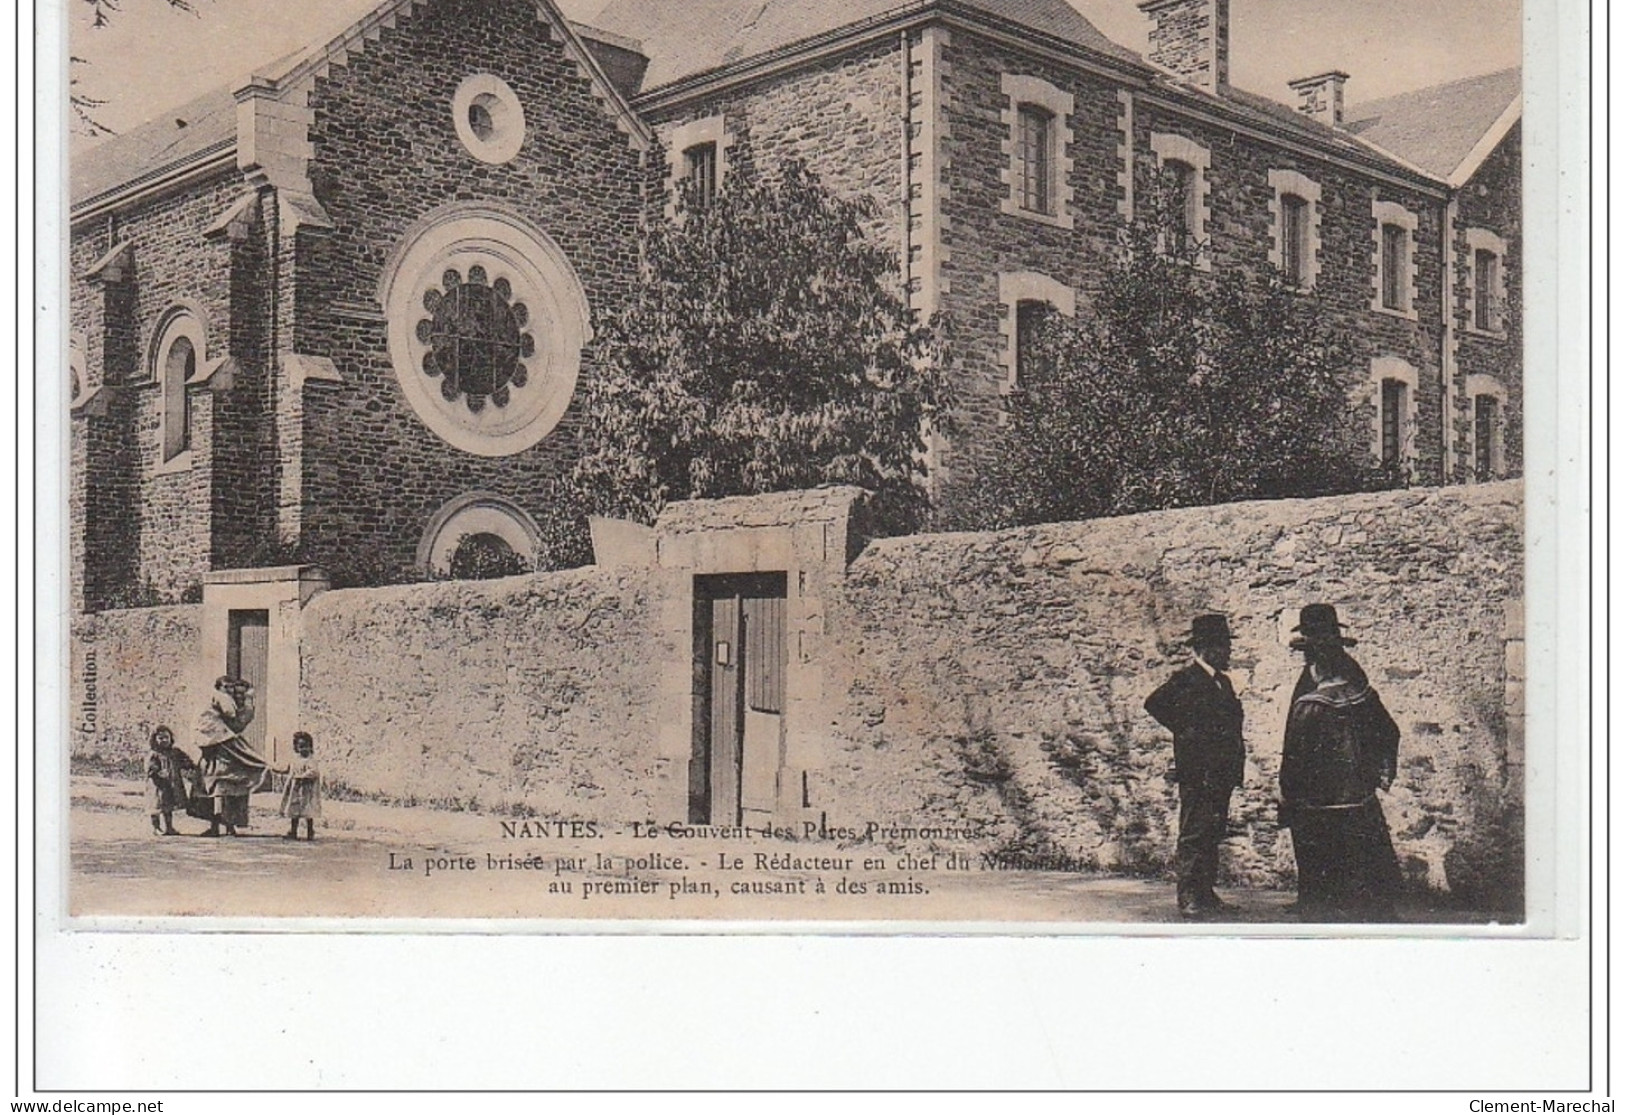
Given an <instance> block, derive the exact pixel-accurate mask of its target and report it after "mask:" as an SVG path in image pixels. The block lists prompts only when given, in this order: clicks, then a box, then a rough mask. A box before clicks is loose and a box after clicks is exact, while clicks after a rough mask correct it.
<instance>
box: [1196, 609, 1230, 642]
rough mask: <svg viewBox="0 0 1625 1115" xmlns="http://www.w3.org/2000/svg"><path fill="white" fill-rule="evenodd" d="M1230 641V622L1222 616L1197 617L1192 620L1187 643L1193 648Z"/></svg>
mask: <svg viewBox="0 0 1625 1115" xmlns="http://www.w3.org/2000/svg"><path fill="white" fill-rule="evenodd" d="M1229 640H1230V621H1229V620H1227V619H1225V617H1223V616H1221V615H1205V616H1197V617H1196V618H1195V619H1193V620H1191V633H1190V637H1189V638H1187V639H1186V640H1185V641H1186V642H1187V643H1189V644H1190V645H1191V646H1193V647H1200V646H1207V645H1209V644H1211V643H1220V642H1228V641H1229Z"/></svg>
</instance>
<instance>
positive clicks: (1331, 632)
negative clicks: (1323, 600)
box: [1292, 604, 1356, 650]
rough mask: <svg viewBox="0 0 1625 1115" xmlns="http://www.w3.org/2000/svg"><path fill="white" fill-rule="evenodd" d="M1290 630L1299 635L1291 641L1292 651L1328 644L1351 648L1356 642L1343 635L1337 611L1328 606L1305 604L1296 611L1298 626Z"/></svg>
mask: <svg viewBox="0 0 1625 1115" xmlns="http://www.w3.org/2000/svg"><path fill="white" fill-rule="evenodd" d="M1292 630H1294V631H1296V632H1299V634H1300V637H1299V638H1296V639H1293V640H1292V648H1293V649H1294V650H1298V649H1301V648H1303V647H1306V646H1308V645H1309V644H1311V643H1319V644H1328V643H1329V644H1331V645H1333V646H1340V647H1352V646H1354V645H1355V644H1356V640H1354V639H1351V638H1349V637H1348V636H1347V635H1344V634H1343V624H1342V623H1340V622H1339V621H1338V618H1337V609H1336V608H1335V607H1333V606H1332V605H1330V604H1305V605H1304V606H1303V607H1302V608H1301V609H1299V610H1298V626H1296V627H1294V628H1293V629H1292Z"/></svg>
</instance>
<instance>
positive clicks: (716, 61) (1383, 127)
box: [71, 0, 1522, 207]
mask: <svg viewBox="0 0 1625 1115" xmlns="http://www.w3.org/2000/svg"><path fill="white" fill-rule="evenodd" d="M957 2H958V3H960V4H963V5H965V6H967V7H971V8H976V9H980V10H982V11H985V12H987V13H988V14H990V15H992V16H995V17H998V18H1000V19H1004V20H1007V21H1011V22H1015V23H1019V24H1021V25H1023V26H1026V27H1030V28H1032V29H1034V30H1036V31H1038V32H1040V33H1043V34H1046V35H1050V36H1053V37H1054V38H1057V39H1060V40H1063V41H1065V42H1069V43H1071V44H1073V45H1075V46H1078V47H1082V48H1085V49H1088V50H1091V51H1093V52H1096V53H1098V54H1101V55H1105V56H1107V57H1110V58H1114V59H1117V60H1119V61H1123V62H1127V63H1130V64H1136V65H1140V66H1143V65H1144V63H1143V61H1142V60H1141V59H1140V56H1139V55H1137V54H1135V53H1134V52H1133V51H1131V50H1129V49H1128V48H1126V47H1123V46H1120V45H1118V44H1117V43H1114V42H1112V41H1111V40H1109V39H1107V38H1106V36H1105V35H1103V34H1102V33H1101V32H1100V31H1099V30H1098V29H1097V28H1096V27H1095V25H1094V24H1093V23H1091V22H1090V21H1089V20H1088V19H1086V18H1085V17H1084V16H1083V15H1081V14H1080V13H1079V12H1078V11H1077V10H1076V9H1075V8H1073V7H1072V6H1071V5H1070V4H1069V3H1067V2H1066V0H957ZM921 6H923V3H922V0H611V2H610V4H609V5H608V7H606V8H605V9H604V10H603V11H602V12H600V13H599V14H598V16H597V17H596V18H594V20H593V26H592V27H587V26H583V25H579V24H578V25H575V26H576V30H577V32H578V33H579V34H581V35H583V37H585V38H587V39H593V38H598V39H599V40H600V41H604V42H610V43H612V44H613V45H614V46H616V47H619V48H622V49H628V48H631V47H632V46H633V45H634V43H636V44H637V45H639V46H640V47H641V49H642V50H643V52H644V53H645V54H647V55H648V56H649V59H650V61H649V67H648V71H647V73H646V74H645V75H644V78H643V88H644V89H646V90H647V89H654V88H659V87H661V86H664V85H669V84H672V83H673V82H678V81H681V80H683V79H685V78H689V77H693V76H695V75H698V74H703V73H705V72H707V71H710V70H715V69H717V68H719V67H722V66H726V65H728V64H729V63H731V62H734V61H738V60H740V59H743V58H749V57H752V56H755V55H759V54H765V53H769V52H771V51H774V50H777V49H779V48H782V47H787V46H791V45H793V44H795V43H798V42H802V41H804V40H807V39H810V38H813V37H816V36H819V35H822V34H825V33H828V32H831V31H835V30H837V29H839V28H841V27H845V26H848V25H850V24H854V23H861V22H864V21H866V20H870V19H873V18H876V17H880V16H883V15H885V14H887V13H889V12H895V11H899V10H902V9H906V8H912V7H921ZM598 32H608V34H607V35H604V34H598ZM628 39H629V40H633V42H627V41H626V40H628ZM629 79H630V80H635V78H632V77H631V75H630V74H628V75H620V76H619V80H621V81H622V82H623V83H624V82H625V81H626V80H629ZM1158 84H1159V85H1160V86H1161V87H1162V88H1163V89H1165V90H1168V91H1170V92H1171V93H1173V94H1174V95H1176V96H1180V97H1183V98H1185V99H1191V100H1193V103H1196V104H1200V103H1201V101H1202V100H1204V99H1206V100H1210V101H1215V102H1221V103H1223V104H1225V105H1228V106H1230V107H1231V108H1232V109H1235V110H1237V111H1240V112H1241V113H1242V114H1244V115H1246V116H1252V117H1254V118H1255V119H1259V120H1263V121H1265V122H1268V123H1270V124H1273V125H1274V126H1275V127H1276V128H1277V129H1278V130H1282V131H1285V132H1287V133H1296V134H1298V135H1300V136H1303V137H1304V138H1306V139H1314V140H1316V141H1318V142H1320V143H1329V144H1331V145H1332V146H1334V147H1338V148H1341V149H1343V150H1344V151H1346V152H1349V153H1350V154H1357V155H1363V156H1365V157H1367V158H1371V157H1373V156H1374V153H1373V152H1372V151H1371V150H1370V147H1371V146H1373V145H1374V146H1375V147H1377V148H1379V149H1380V151H1382V152H1387V153H1388V154H1390V155H1392V156H1394V157H1396V158H1398V159H1400V160H1402V161H1403V162H1405V163H1407V164H1409V165H1410V166H1413V167H1416V168H1419V169H1421V170H1423V171H1426V172H1427V173H1429V174H1431V175H1433V176H1435V177H1437V178H1441V179H1445V178H1448V177H1449V176H1450V175H1451V173H1452V172H1454V171H1455V170H1456V168H1457V167H1459V166H1460V165H1461V162H1462V160H1463V159H1464V158H1466V157H1467V155H1468V154H1469V153H1470V152H1471V151H1472V150H1473V148H1474V147H1475V146H1476V145H1477V144H1478V142H1479V141H1480V140H1481V139H1483V137H1484V136H1485V134H1486V133H1487V132H1489V130H1490V129H1491V127H1492V126H1493V125H1494V124H1495V122H1496V121H1497V120H1498V119H1499V118H1500V117H1501V115H1502V113H1504V112H1505V111H1506V109H1507V107H1508V106H1509V105H1510V104H1512V102H1513V101H1514V99H1516V98H1517V96H1518V95H1519V93H1520V91H1521V89H1522V72H1521V71H1520V70H1517V69H1511V70H1503V71H1501V72H1500V73H1494V74H1485V75H1483V76H1481V77H1475V78H1467V79H1464V80H1461V81H1454V82H1450V83H1448V84H1445V85H1438V86H1434V87H1432V88H1430V89H1422V90H1417V91H1415V92H1412V93H1404V94H1400V95H1398V96H1395V97H1389V98H1386V99H1384V100H1380V101H1371V102H1368V103H1366V104H1363V105H1356V106H1353V107H1352V108H1350V109H1349V110H1348V113H1347V117H1346V120H1347V123H1346V126H1345V128H1344V129H1343V130H1341V131H1340V130H1338V129H1334V128H1330V127H1328V126H1326V125H1324V124H1321V123H1319V122H1318V121H1315V120H1311V119H1310V118H1308V117H1306V116H1304V115H1303V114H1302V113H1299V112H1297V111H1296V110H1295V109H1293V108H1291V107H1290V106H1288V105H1285V104H1282V103H1280V102H1278V101H1274V100H1271V99H1269V98H1267V97H1262V96H1259V95H1258V94H1255V93H1249V92H1247V91H1245V90H1242V89H1236V88H1233V87H1232V88H1227V89H1225V90H1224V91H1223V92H1222V94H1219V95H1217V96H1215V95H1214V94H1210V93H1204V92H1202V91H1200V90H1194V89H1191V88H1189V87H1184V86H1181V85H1180V84H1179V83H1178V82H1177V81H1173V80H1172V79H1162V80H1160V81H1159V82H1158ZM232 89H233V86H231V85H228V86H223V87H221V88H218V89H215V90H213V91H211V92H209V93H206V94H204V95H203V96H201V97H199V98H197V99H196V100H193V101H190V102H188V103H187V104H184V105H181V106H180V107H178V108H175V109H171V110H170V111H168V112H165V113H163V114H161V115H160V116H159V117H157V118H156V119H154V120H151V121H149V122H147V123H145V124H142V125H140V126H138V127H136V128H134V129H132V130H131V131H129V132H127V133H125V134H124V135H121V136H116V137H114V138H112V139H109V140H107V141H106V142H104V143H102V144H100V145H98V146H96V147H94V148H91V149H90V150H89V151H86V152H84V153H83V154H81V155H79V156H77V157H75V158H74V160H73V166H72V180H71V195H72V203H73V205H74V206H76V207H77V206H79V205H81V204H83V203H85V202H88V201H91V200H92V199H95V198H97V197H99V196H101V195H103V194H106V193H109V192H111V191H114V190H116V189H118V188H119V187H121V186H124V185H126V184H130V183H134V182H136V181H138V180H140V179H142V178H146V177H155V176H157V175H159V174H161V173H162V172H163V171H164V170H165V169H166V168H168V167H170V166H174V165H178V164H181V163H184V162H186V161H187V160H189V159H193V158H196V157H197V156H200V155H202V154H204V153H206V152H208V151H210V150H213V149H221V150H224V149H225V148H227V147H228V146H230V145H231V144H232V143H233V142H235V140H236V136H237V108H236V102H235V100H234V98H233V97H232ZM183 122H184V125H183Z"/></svg>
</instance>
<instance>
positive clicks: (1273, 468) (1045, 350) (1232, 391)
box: [967, 191, 1373, 527]
mask: <svg viewBox="0 0 1625 1115" xmlns="http://www.w3.org/2000/svg"><path fill="white" fill-rule="evenodd" d="M1149 200H1150V205H1149V207H1148V209H1149V212H1148V214H1147V215H1146V217H1145V218H1144V219H1142V220H1141V221H1138V222H1136V223H1135V224H1134V225H1132V226H1131V227H1129V228H1127V229H1126V230H1125V232H1124V235H1123V237H1122V243H1121V245H1120V247H1121V251H1120V252H1119V253H1118V254H1117V256H1116V257H1115V258H1114V259H1113V260H1112V261H1111V262H1110V263H1109V264H1108V266H1107V268H1106V272H1105V275H1104V280H1103V284H1102V286H1101V289H1100V290H1099V291H1097V292H1095V293H1094V295H1093V297H1092V298H1091V299H1089V300H1087V301H1088V302H1089V304H1088V305H1087V306H1080V308H1079V314H1078V317H1077V318H1076V319H1070V320H1069V319H1066V318H1062V317H1061V316H1059V315H1057V314H1054V313H1049V314H1046V315H1045V316H1044V318H1043V319H1042V321H1041V322H1040V324H1039V325H1038V327H1037V329H1036V330H1035V331H1034V335H1033V336H1031V337H1030V338H1024V340H1029V341H1030V343H1031V344H1032V345H1033V354H1032V357H1031V358H1030V359H1027V360H1025V361H1024V364H1026V365H1027V366H1028V368H1030V369H1031V370H1032V375H1031V376H1030V377H1029V378H1030V380H1031V382H1028V383H1024V384H1022V385H1021V387H1020V390H1019V391H1018V392H1017V393H1016V395H1015V396H1014V397H1013V398H1012V399H1011V401H1010V406H1009V419H1008V422H1007V423H1006V425H1005V426H1004V428H1003V429H1002V430H1001V431H1000V433H999V435H998V436H997V439H996V441H997V443H996V448H995V452H994V453H993V454H992V457H993V460H992V463H991V464H990V465H988V466H987V467H986V468H985V469H983V470H982V473H981V475H980V476H979V478H978V480H979V483H978V484H977V486H976V490H975V494H974V497H973V499H974V502H973V505H972V506H971V508H970V509H969V512H968V515H967V518H969V519H971V520H972V521H974V523H975V525H978V526H994V527H997V526H1009V525H1016V524H1025V523H1035V522H1053V521H1061V520H1069V519H1086V518H1094V517H1099V516H1105V515H1123V514H1131V513H1134V512H1139V511H1149V510H1155V509H1160V508H1170V507H1185V506H1193V505H1201V504H1213V503H1225V502H1230V501H1234V500H1243V499H1253V498H1282V497H1289V496H1311V495H1324V494H1330V493H1333V492H1340V491H1351V490H1356V489H1359V488H1363V487H1369V486H1372V484H1373V478H1372V475H1371V473H1370V469H1369V467H1368V464H1369V462H1368V460H1367V454H1368V450H1367V449H1366V447H1365V446H1364V445H1363V444H1361V443H1359V442H1358V441H1357V440H1356V438H1355V436H1354V433H1353V431H1354V430H1355V429H1356V428H1357V426H1356V423H1355V422H1354V421H1353V420H1352V419H1353V415H1352V414H1351V410H1350V403H1349V396H1348V372H1347V369H1348V368H1349V367H1350V366H1351V364H1350V358H1349V356H1348V351H1349V348H1348V345H1347V343H1346V340H1345V339H1344V337H1343V336H1342V335H1341V334H1340V333H1339V332H1338V330H1337V329H1336V328H1334V327H1333V325H1332V324H1331V322H1330V318H1329V316H1328V314H1327V313H1326V312H1325V310H1324V307H1323V306H1322V305H1321V304H1320V302H1319V301H1318V299H1316V298H1315V297H1314V296H1313V295H1305V294H1303V293H1301V292H1299V291H1296V290H1293V289H1291V288H1289V287H1288V286H1287V285H1286V284H1285V283H1284V282H1283V280H1282V277H1281V276H1280V275H1279V274H1278V273H1271V274H1269V275H1267V276H1265V277H1257V276H1252V275H1248V274H1245V273H1243V272H1241V271H1238V270H1229V271H1225V272H1223V273H1221V274H1218V275H1216V276H1215V275H1209V274H1207V273H1206V272H1204V271H1202V270H1200V269H1199V268H1198V267H1197V266H1196V262H1197V259H1198V257H1199V253H1200V247H1201V246H1200V245H1197V244H1194V243H1190V242H1187V241H1186V239H1185V238H1184V236H1183V235H1182V233H1181V232H1180V225H1179V223H1178V222H1177V221H1171V220H1168V219H1166V214H1168V213H1169V212H1171V204H1170V202H1171V199H1170V198H1169V197H1168V196H1167V194H1166V193H1165V192H1162V191H1158V192H1157V193H1156V194H1155V196H1153V197H1152V198H1151V199H1149Z"/></svg>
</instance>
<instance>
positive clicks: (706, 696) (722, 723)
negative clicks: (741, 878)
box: [688, 573, 788, 828]
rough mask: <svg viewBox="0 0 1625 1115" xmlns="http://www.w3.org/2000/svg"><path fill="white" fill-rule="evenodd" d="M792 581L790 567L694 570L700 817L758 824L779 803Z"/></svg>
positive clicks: (691, 788) (695, 819) (692, 809)
mask: <svg viewBox="0 0 1625 1115" xmlns="http://www.w3.org/2000/svg"><path fill="white" fill-rule="evenodd" d="M786 588H787V577H786V575H785V574H783V573H752V574H739V575H728V576H710V577H696V578H694V749H693V754H692V756H691V758H690V762H689V779H688V803H689V804H688V813H689V821H690V822H691V823H695V824H715V825H738V824H745V825H749V826H751V827H752V828H755V827H758V826H765V825H766V824H767V823H768V822H769V821H771V820H772V817H773V814H774V811H775V810H776V808H777V806H778V801H779V784H780V781H781V778H782V776H783V766H784V677H785V671H786V659H787V642H788V640H787V635H786V631H787V627H788V625H787V624H786V621H785V620H786V616H785V602H786V596H787V592H786Z"/></svg>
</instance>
